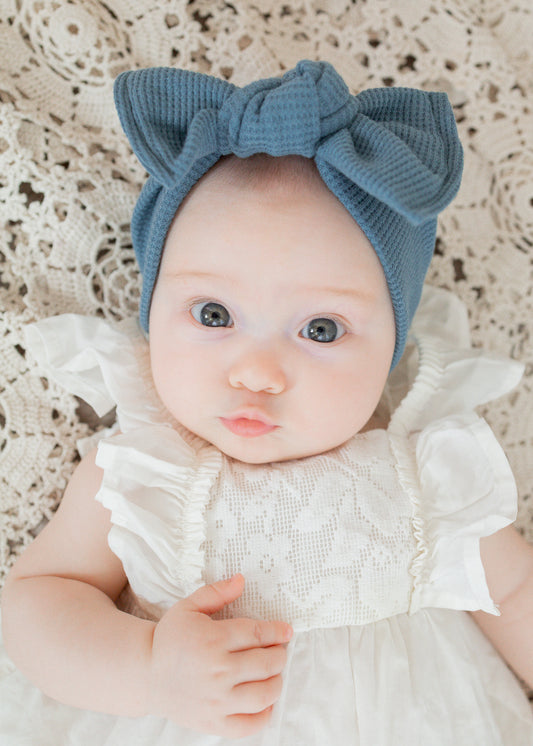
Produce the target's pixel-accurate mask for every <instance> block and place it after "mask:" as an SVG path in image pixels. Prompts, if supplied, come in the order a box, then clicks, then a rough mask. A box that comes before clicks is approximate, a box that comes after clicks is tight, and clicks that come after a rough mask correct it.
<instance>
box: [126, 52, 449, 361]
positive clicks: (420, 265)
mask: <svg viewBox="0 0 533 746" xmlns="http://www.w3.org/2000/svg"><path fill="white" fill-rule="evenodd" d="M114 91H115V103H116V107H117V111H118V114H119V117H120V121H121V124H122V126H123V128H124V131H125V133H126V135H127V136H128V138H129V141H130V143H131V146H132V148H133V150H134V152H135V154H136V155H137V157H138V158H139V160H140V162H141V163H142V165H143V166H144V167H145V168H146V170H147V171H148V173H149V179H148V181H147V182H146V184H145V186H144V188H143V190H142V192H141V195H140V197H139V200H138V202H137V204H136V207H135V210H134V213H133V219H132V224H131V231H132V239H133V245H134V248H135V252H136V256H137V260H138V262H139V265H140V268H141V272H142V275H143V288H142V295H141V302H140V319H141V325H142V327H143V328H144V329H145V331H148V321H149V311H150V301H151V297H152V292H153V289H154V284H155V281H156V279H157V273H158V269H159V264H160V261H161V255H162V251H163V245H164V241H165V238H166V235H167V232H168V229H169V227H170V224H171V222H172V219H173V217H174V215H175V213H176V210H177V209H178V207H179V205H180V204H181V202H182V200H183V199H184V197H185V196H186V195H187V193H188V192H189V191H190V189H191V188H192V187H193V186H194V184H195V183H196V182H197V181H198V180H199V179H200V178H201V177H202V176H203V175H204V174H205V173H206V172H207V171H208V170H209V168H211V166H213V165H214V164H215V163H216V162H217V160H218V159H219V158H220V157H221V156H224V155H229V154H235V155H236V156H238V157H239V158H247V157H249V156H251V155H253V154H255V153H268V154H269V155H271V156H275V157H278V156H284V155H301V156H304V157H306V158H314V160H315V162H316V165H317V168H318V170H319V172H320V175H321V177H322V179H323V180H324V182H325V184H326V185H327V187H328V188H329V189H330V190H331V191H332V192H333V193H334V194H335V195H336V197H337V198H338V199H339V200H340V202H341V203H342V204H343V205H344V206H345V207H346V209H347V210H348V211H349V212H350V214H351V215H352V216H353V218H354V219H355V220H356V221H357V223H358V224H359V226H360V227H361V229H362V230H363V231H364V232H365V234H366V235H367V237H368V238H369V240H370V242H371V243H372V245H373V247H374V249H375V251H376V253H377V255H378V257H379V259H380V262H381V264H382V266H383V269H384V272H385V277H386V280H387V283H388V287H389V291H390V295H391V298H392V303H393V307H394V312H395V319H396V347H395V351H394V357H393V361H392V366H393V367H394V366H395V365H396V363H397V362H398V360H399V359H400V357H401V354H402V351H403V348H404V346H405V341H406V338H407V332H408V329H409V325H410V323H411V320H412V318H413V315H414V313H415V311H416V308H417V305H418V302H419V300H420V294H421V291H422V285H423V282H424V278H425V275H426V272H427V268H428V265H429V262H430V260H431V257H432V255H433V250H434V246H435V235H436V227H437V215H438V213H439V212H440V211H441V210H443V209H444V208H445V207H446V205H448V204H449V202H450V201H451V200H452V199H453V197H454V196H455V194H456V193H457V191H458V189H459V185H460V181H461V173H462V167H463V152H462V147H461V143H460V141H459V137H458V134H457V128H456V125H455V119H454V115H453V111H452V108H451V105H450V103H449V101H448V97H447V95H446V94H445V93H435V92H426V91H421V90H418V89H414V88H375V89H370V90H365V91H362V92H361V93H359V94H358V95H351V94H350V92H349V89H348V86H347V85H346V83H345V82H344V81H343V79H342V78H341V77H340V75H339V74H338V73H337V72H336V70H335V69H334V68H333V66H332V65H331V64H329V63H327V62H314V61H310V60H302V61H300V62H299V63H298V64H297V65H296V67H295V68H294V69H292V70H289V71H288V72H287V73H285V74H284V75H283V76H282V77H281V78H265V79H262V80H258V81H255V82H253V83H250V84H248V85H246V86H244V87H242V88H239V87H237V86H235V85H233V84H232V83H229V82H227V81H225V80H221V79H219V78H216V77H213V76H210V75H206V74H203V73H196V72H191V71H187V70H180V69H174V68H148V69H144V70H133V71H128V72H124V73H121V74H120V75H119V76H118V78H117V80H116V82H115V88H114Z"/></svg>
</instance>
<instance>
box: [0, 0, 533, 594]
mask: <svg viewBox="0 0 533 746" xmlns="http://www.w3.org/2000/svg"><path fill="white" fill-rule="evenodd" d="M532 38H533V11H532V9H531V3H530V0H516V1H515V2H513V3H509V2H507V1H506V0H434V1H433V2H431V1H430V0H401V2H397V1H396V0H366V1H365V0H357V1H353V0H352V2H350V0H287V2H273V1H272V0H262V1H261V2H260V1H259V0H257V2H255V3H254V2H244V1H243V2H240V1H239V2H235V1H234V2H224V0H217V1H214V2H212V1H211V0H209V1H208V0H190V2H186V0H166V1H165V0H160V1H159V2H151V1H150V0H107V1H106V2H105V3H104V2H97V0H70V1H67V0H0V292H1V316H0V325H1V333H0V344H1V352H0V356H1V357H0V359H1V364H0V423H1V426H2V432H1V436H0V448H1V451H0V479H1V488H0V489H1V496H0V510H1V513H2V523H1V537H0V538H1V541H0V580H1V578H2V576H3V574H4V572H5V570H6V568H7V567H8V566H9V565H10V563H11V562H12V561H13V559H14V558H15V556H16V555H17V554H18V553H19V552H20V551H21V550H22V548H23V547H24V546H25V545H26V544H27V543H28V542H29V541H30V540H31V539H32V537H33V536H34V535H35V534H36V532H37V531H38V530H39V528H40V527H41V526H42V525H43V523H44V522H45V521H46V520H47V519H48V518H49V517H50V515H51V514H52V512H53V510H54V508H55V507H56V506H57V503H58V500H59V498H60V495H61V493H62V491H63V489H64V486H65V483H66V480H67V479H68V477H69V475H70V474H71V472H72V470H73V468H74V465H75V461H76V459H77V452H76V440H77V439H78V438H80V437H84V436H86V435H89V434H90V433H91V432H92V430H93V429H94V427H101V426H102V423H101V422H94V421H93V420H90V419H89V420H88V418H87V417H86V416H84V413H83V411H82V410H81V409H80V407H79V402H77V401H76V400H75V399H74V397H72V396H69V395H67V394H65V393H64V392H62V391H60V390H59V389H58V388H57V387H56V386H55V385H53V384H49V383H48V382H47V381H45V380H44V379H41V378H39V377H38V376H37V375H36V374H35V368H34V364H33V362H32V360H30V359H29V358H28V357H27V356H26V354H25V350H24V337H23V328H24V325H25V324H26V323H28V322H30V321H34V320H35V319H39V318H42V317H45V316H48V315H51V314H57V313H63V312H68V311H74V312H78V313H84V314H98V315H101V316H105V317H106V318H110V319H118V318H122V317H124V316H127V315H131V314H134V313H135V311H136V306H137V299H138V295H139V281H138V275H137V270H136V266H135V263H134V257H133V251H132V248H131V243H130V235H129V226H128V223H129V219H130V214H131V210H132V208H133V205H134V202H135V198H136V195H137V194H138V191H139V188H140V185H141V183H142V181H143V179H144V173H143V170H142V168H141V167H140V166H139V165H138V164H137V163H136V160H135V159H134V158H133V156H132V155H131V153H130V151H129V148H128V145H127V143H126V139H125V137H124V136H123V134H122V132H121V130H120V127H119V124H118V119H117V117H116V115H115V111H114V107H113V104H112V82H113V79H114V78H115V76H116V75H117V73H119V72H120V71H121V70H125V69H128V68H132V67H146V66H151V65H175V66H183V67H185V68H188V69H191V70H200V71H204V72H211V73H213V74H216V75H221V76H224V77H226V78H227V79H229V80H231V81H232V82H234V83H236V84H238V85H243V84H245V83H247V82H249V81H250V80H251V79H253V78H256V77H263V76H270V75H278V74H280V73H281V72H283V70H285V69H287V68H290V67H292V66H293V65H294V64H295V63H296V62H297V61H298V60H299V59H302V58H310V59H325V60H328V61H330V62H332V63H333V64H334V65H335V66H336V67H337V69H338V70H339V71H340V73H341V74H342V75H343V76H344V78H345V79H346V81H347V82H348V84H349V86H350V88H351V90H352V91H354V92H356V91H358V90H361V89H363V88H368V87H373V86H381V85H407V86H417V87H422V88H426V89H431V90H445V91H446V92H447V93H448V94H449V95H450V97H451V100H452V103H453V104H454V106H455V112H456V115H457V120H458V124H459V131H460V134H461V137H462V140H463V143H464V146H465V155H466V169H465V176H464V181H463V186H462V188H461V191H460V194H459V196H458V198H457V199H456V200H455V202H454V204H453V206H452V207H450V208H449V209H448V210H447V211H446V213H445V214H444V215H443V216H442V219H441V220H440V226H439V241H438V245H437V252H436V256H435V259H434V262H433V265H432V268H431V271H430V274H429V281H430V282H431V283H433V284H437V285H441V286H444V287H448V288H453V289H454V290H455V291H456V292H457V293H458V294H459V295H460V296H461V297H462V298H463V299H464V300H465V301H466V303H467V305H468V307H469V309H470V314H471V326H472V333H473V339H474V343H475V344H476V345H485V346H486V347H487V348H489V349H491V350H494V351H498V352H501V353H503V354H508V355H511V356H513V357H515V358H518V359H520V360H523V361H524V362H525V363H526V364H527V366H528V368H527V371H526V375H525V377H524V380H523V382H522V384H521V386H520V388H519V389H518V390H517V391H516V392H514V393H513V394H512V395H511V396H509V397H507V398H505V399H504V400H502V401H499V402H497V403H496V404H494V405H491V406H490V408H488V410H487V412H486V415H487V417H488V419H489V421H490V422H491V424H492V425H493V427H494V429H495V430H496V432H497V434H498V436H499V437H500V439H501V441H502V443H503V444H504V446H505V448H506V451H507V454H508V456H509V459H510V461H511V464H512V466H513V468H514V470H515V473H516V477H517V480H518V485H519V491H520V516H519V525H520V526H521V527H522V528H523V529H524V530H525V531H526V534H527V535H528V537H529V539H530V540H532V541H533V500H532V497H531V495H532V485H533V466H532V465H531V464H532V463H533V458H532V456H533V397H532V393H531V387H532V373H533V371H532V361H533V339H532V336H531V334H530V328H531V318H532V310H533V297H532V270H531V264H532V259H533V230H532V223H533V60H532V53H531V39H532Z"/></svg>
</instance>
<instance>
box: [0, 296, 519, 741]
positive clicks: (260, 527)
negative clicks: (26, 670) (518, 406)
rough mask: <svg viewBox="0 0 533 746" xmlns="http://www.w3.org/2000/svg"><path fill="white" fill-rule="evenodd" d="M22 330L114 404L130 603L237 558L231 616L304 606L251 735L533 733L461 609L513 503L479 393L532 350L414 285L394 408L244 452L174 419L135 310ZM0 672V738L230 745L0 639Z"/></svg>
mask: <svg viewBox="0 0 533 746" xmlns="http://www.w3.org/2000/svg"><path fill="white" fill-rule="evenodd" d="M31 329H32V330H33V333H30V337H29V338H28V344H29V347H30V349H32V351H33V353H34V354H36V356H37V357H38V359H39V360H40V362H41V365H42V369H43V372H46V374H47V375H48V376H50V377H51V378H53V379H55V380H57V381H59V380H60V381H61V382H62V384H63V385H67V386H68V387H69V388H70V390H72V391H74V392H75V393H76V394H78V395H82V396H84V397H86V398H87V399H88V400H89V401H90V402H92V403H93V405H94V406H96V407H97V408H98V409H99V411H100V412H102V411H104V410H105V409H106V408H108V407H110V406H112V405H113V404H115V403H116V404H117V414H118V424H119V428H120V431H121V434H120V435H117V436H115V437H113V438H107V437H104V438H103V439H102V440H101V442H100V444H99V447H98V455H97V462H98V463H99V465H100V466H101V467H102V468H103V469H104V477H103V482H102V486H101V489H100V491H99V493H98V495H97V499H98V500H100V501H101V502H102V504H104V505H105V506H106V507H107V508H108V509H109V510H110V511H111V524H112V526H111V530H110V533H109V543H110V546H111V548H112V549H113V551H114V552H115V553H116V554H117V556H118V557H119V558H120V560H121V562H122V563H123V566H124V568H125V571H126V573H127V575H128V579H129V582H130V587H131V589H132V591H133V593H132V595H131V597H130V598H129V599H126V600H127V601H128V602H129V604H130V605H129V606H127V607H126V608H127V610H128V611H130V612H135V613H137V614H139V615H143V616H145V617H151V618H159V617H160V616H161V614H162V613H163V612H164V610H165V609H166V608H168V607H169V606H170V605H172V604H173V603H174V602H175V601H177V600H178V599H180V598H182V597H183V596H184V595H186V594H188V593H190V592H191V591H192V590H194V589H196V588H197V587H199V586H200V585H202V584H203V583H204V582H211V581H212V580H215V579H218V578H220V577H224V576H227V575H229V574H232V573H233V572H235V571H237V570H238V571H241V572H244V574H245V577H246V581H247V582H246V586H245V591H244V593H243V595H242V596H241V597H240V598H239V599H238V600H237V601H236V602H235V603H234V604H233V605H231V606H230V607H228V608H227V609H226V610H225V614H224V615H225V616H228V617H229V616H239V615H248V616H252V617H266V618H273V617H278V618H282V619H286V620H288V621H290V622H291V623H292V624H293V625H294V628H295V634H294V637H293V639H292V640H291V642H290V644H289V646H288V661H287V665H286V668H285V670H284V684H283V690H282V693H281V697H280V699H279V701H278V702H277V703H276V706H275V708H274V712H273V716H272V720H271V723H270V724H269V726H268V727H267V728H266V729H265V730H263V731H261V732H260V733H258V734H256V735H255V736H251V737H250V738H247V739H243V740H242V741H241V743H243V744H244V745H245V746H273V745H274V744H276V746H295V744H306V746H323V745H324V744H330V743H335V744H337V743H338V744H342V746H391V744H397V743H398V744H399V743H402V744H411V743H413V744H414V743H418V744H420V743H423V744H427V745H428V746H472V744H474V745H475V746H501V745H502V744H503V743H505V744H506V746H531V743H532V740H533V719H532V714H531V710H530V708H529V704H528V701H527V699H526V697H525V695H524V694H523V692H522V691H521V689H520V687H519V685H518V684H517V682H516V680H515V679H514V677H513V676H512V674H511V673H510V671H509V670H508V668H507V666H506V665H505V664H504V662H503V661H502V660H501V659H500V658H499V656H498V655H497V653H496V652H495V650H494V649H493V648H492V646H491V645H490V643H489V642H488V641H487V640H486V639H485V637H484V636H483V634H482V633H481V631H480V630H479V628H478V627H477V626H476V624H475V623H474V622H473V621H472V620H471V619H470V617H469V616H468V614H467V613H466V612H465V609H480V608H481V609H484V610H485V611H487V612H488V613H497V609H496V607H495V605H494V603H493V601H492V599H491V598H490V595H489V592H488V588H487V584H486V581H485V576H484V572H483V568H482V564H481V559H480V554H479V539H480V537H481V536H485V535H488V534H491V533H493V532H495V531H497V530H499V529H500V528H502V527H503V526H505V525H508V524H509V523H510V522H512V521H513V519H514V516H515V513H516V490H515V486H514V481H513V477H512V474H511V471H510V468H509V465H508V463H507V460H506V458H505V456H504V455H503V451H502V450H501V448H500V446H499V445H498V443H497V441H496V439H495V438H494V436H493V434H492V431H491V430H490V428H489V427H488V425H487V424H486V423H485V422H484V421H483V420H482V419H481V418H480V417H479V416H478V415H476V414H475V412H474V407H475V406H477V405H479V404H480V403H482V402H485V401H488V400H490V399H492V398H493V397H497V396H500V395H501V394H503V393H504V392H505V391H508V390H509V389H510V388H512V387H513V386H515V385H516V383H517V381H518V380H519V378H520V375H521V374H522V370H523V367H522V366H521V365H519V364H518V363H515V362H511V361H508V360H505V359H501V358H498V357H496V356H493V355H490V354H486V353H484V352H482V351H480V350H477V349H471V348H470V347H469V341H468V324H467V319H466V313H465V310H464V308H463V307H462V306H461V304H460V303H459V302H458V301H456V300H455V299H453V298H452V297H451V296H450V294H448V293H446V292H445V291H438V290H427V289H426V290H425V291H424V293H423V296H422V302H421V304H420V309H419V311H418V313H417V315H416V317H415V319H414V322H413V325H412V330H413V335H414V336H413V341H414V343H415V346H414V347H413V346H412V345H409V346H408V348H407V349H406V354H405V356H404V358H403V360H402V361H401V363H400V364H399V365H398V366H397V367H396V369H395V370H394V371H393V373H392V374H391V376H390V380H389V385H388V390H387V395H386V399H385V401H384V402H383V404H384V405H386V408H387V410H388V411H389V412H390V413H391V416H390V418H389V422H388V425H387V426H386V427H383V428H381V427H380V428H377V429H374V430H370V431H368V432H366V433H361V434H358V435H357V436H355V437H354V438H353V439H352V440H351V441H349V442H348V443H346V444H345V445H343V446H341V447H340V448H337V449H333V450H332V451H330V452H328V453H326V454H321V455H319V456H315V457H311V458H308V459H299V460H297V461H296V462H286V463H281V464H273V465H269V464H267V465H250V464H244V463H240V462H235V461H233V460H231V459H228V458H226V457H225V456H223V455H222V454H221V453H220V452H219V451H217V449H215V448H214V447H213V446H211V445H210V444H208V443H205V442H204V441H201V440H200V439H198V438H195V437H194V436H192V435H191V434H190V433H187V432H186V431H183V429H180V428H179V427H178V426H177V423H175V422H174V421H173V420H172V418H171V417H170V416H169V414H168V412H166V411H165V409H164V407H163V406H162V404H161V402H160V401H159V399H158V398H157V396H156V395H155V390H154V386H153V381H152V379H151V374H150V363H149V353H148V346H147V343H146V340H145V339H144V336H143V335H142V333H141V331H140V329H139V327H138V325H137V323H136V321H135V320H134V319H129V320H128V321H126V322H122V325H121V326H119V327H118V328H117V327H113V326H111V325H110V324H108V323H107V322H105V321H104V320H102V319H97V318H90V317H82V316H76V315H69V316H59V317H55V318H51V319H48V320H45V321H42V322H39V324H37V325H36V326H34V327H31ZM76 332H77V333H76ZM66 340H68V341H66ZM73 341H74V343H73ZM416 351H417V352H416ZM405 392H407V393H405ZM86 445H87V447H90V444H86ZM450 464H453V469H450ZM0 672H1V673H0V703H1V704H0V740H2V738H1V737H4V741H5V742H6V743H23V742H24V740H23V736H24V735H26V736H27V737H26V742H28V743H29V742H33V741H32V740H31V736H32V734H35V732H38V733H39V737H40V738H41V742H42V743H48V742H49V743H65V744H66V743H68V744H71V746H82V744H83V745H85V744H87V743H88V742H89V743H91V744H95V746H96V745H98V746H100V744H101V745H102V746H103V745H104V744H105V746H123V744H125V743H128V744H129V743H134V744H137V746H148V745H149V746H175V744H180V745H181V746H230V743H233V741H226V740H224V739H220V738H217V737H214V736H207V735H202V734H199V733H195V732H192V731H189V730H185V729H182V728H179V727H178V726H177V725H175V724H173V723H170V722H168V721H164V720H161V719H158V718H152V717H146V718H135V719H128V718H117V717H114V716H108V715H102V714H97V713H91V712H84V711H82V710H77V709H74V708H69V707H66V706H63V705H59V704H58V703H56V702H53V701H52V700H50V699H47V698H46V697H44V696H43V695H42V694H41V693H40V692H39V691H38V690H36V689H35V688H34V687H32V686H31V685H30V684H29V683H28V682H27V681H26V680H24V679H23V677H22V676H21V675H20V674H18V673H17V672H16V670H14V667H13V666H11V664H9V662H8V661H6V659H5V657H3V654H2V651H1V649H0ZM450 713H453V717H450ZM4 741H2V742H4Z"/></svg>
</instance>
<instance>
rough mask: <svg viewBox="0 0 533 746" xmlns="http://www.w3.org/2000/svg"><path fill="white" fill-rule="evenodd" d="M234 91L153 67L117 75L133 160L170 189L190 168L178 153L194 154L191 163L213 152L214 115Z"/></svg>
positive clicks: (197, 77) (120, 106)
mask: <svg viewBox="0 0 533 746" xmlns="http://www.w3.org/2000/svg"><path fill="white" fill-rule="evenodd" d="M234 90H235V86H233V85H232V84H231V83H228V82H227V81H225V80H219V79H217V78H213V77H210V76H206V75H203V74H202V73H195V72H191V71H190V70H178V69H175V68H170V67H152V68H147V69H144V70H131V71H127V72H123V73H121V74H120V75H119V76H118V77H117V79H116V80H115V86H114V96H115V106H116V108H117V112H118V115H119V118H120V123H121V125H122V128H123V129H124V132H125V133H126V135H127V137H128V140H129V141H130V144H131V147H132V149H133V151H134V153H135V155H136V156H137V158H138V159H139V161H140V162H141V163H142V165H143V166H144V168H145V169H146V170H147V171H148V173H149V174H150V175H151V176H153V177H154V178H155V179H156V181H158V182H159V183H160V184H163V185H164V186H167V187H172V186H174V185H175V184H176V183H177V182H179V181H180V180H181V179H182V178H183V177H184V176H185V172H186V170H187V169H188V168H190V163H191V158H190V157H185V158H180V155H181V154H182V153H183V152H185V153H187V151H188V150H190V151H191V152H192V153H194V159H193V162H194V161H197V160H199V159H201V158H203V157H204V156H210V155H212V154H213V153H215V152H217V149H218V143H217V126H216V125H217V113H218V110H219V109H220V108H221V106H222V104H223V103H224V101H225V99H226V98H227V97H228V96H229V95H230V94H231V93H232V91H234ZM187 163H188V164H189V166H187V165H186V164H187Z"/></svg>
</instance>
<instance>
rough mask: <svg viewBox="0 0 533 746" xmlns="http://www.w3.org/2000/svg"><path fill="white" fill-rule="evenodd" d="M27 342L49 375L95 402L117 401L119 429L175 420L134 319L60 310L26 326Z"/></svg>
mask: <svg viewBox="0 0 533 746" xmlns="http://www.w3.org/2000/svg"><path fill="white" fill-rule="evenodd" d="M26 345H27V348H28V349H29V351H30V353H31V354H32V355H33V357H34V358H35V360H36V362H37V364H38V366H39V368H40V370H41V371H42V373H43V374H44V375H46V376H47V378H50V379H51V380H53V381H55V382H56V383H58V384H59V385H60V386H62V387H63V388H64V389H66V390H67V391H70V393H72V394H75V395H76V396H79V397H80V398H82V399H83V400H84V401H86V402H87V403H88V404H90V405H91V407H93V409H94V410H95V411H96V413H97V414H98V415H99V416H102V415H104V414H106V413H107V412H108V411H110V410H111V409H112V408H113V407H114V406H116V407H117V422H118V427H119V428H120V430H121V431H122V432H127V431H128V430H131V429H134V428H136V427H140V426H143V425H146V424H154V423H163V422H167V423H169V424H172V425H176V423H175V422H174V421H173V418H172V416H171V415H170V413H169V412H168V411H167V410H166V409H165V407H164V405H163V404H162V402H161V400H160V399H159V397H158V395H157V392H156V391H155V388H154V385H153V380H152V375H151V369H150V357H149V352H148V343H147V341H146V340H145V338H144V336H143V334H142V331H141V329H140V327H139V325H138V323H137V321H136V319H134V318H131V319H126V320H124V321H122V322H119V323H118V324H115V325H112V324H110V323H108V322H107V321H104V320H103V319H99V318H95V317H89V316H81V315H78V314H63V315H61V316H52V317H50V318H48V319H44V320H42V321H38V322H36V323H34V324H30V325H28V327H26Z"/></svg>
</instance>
